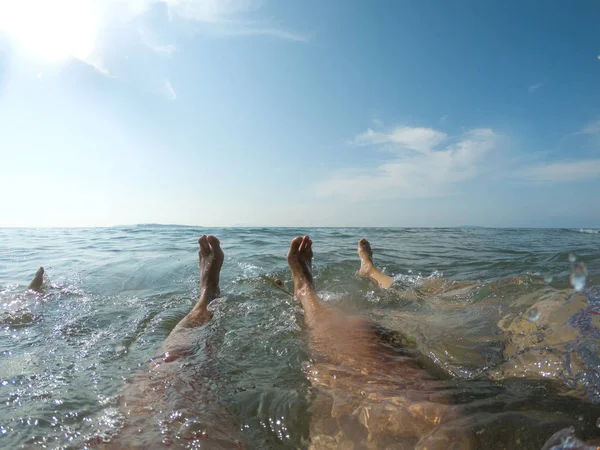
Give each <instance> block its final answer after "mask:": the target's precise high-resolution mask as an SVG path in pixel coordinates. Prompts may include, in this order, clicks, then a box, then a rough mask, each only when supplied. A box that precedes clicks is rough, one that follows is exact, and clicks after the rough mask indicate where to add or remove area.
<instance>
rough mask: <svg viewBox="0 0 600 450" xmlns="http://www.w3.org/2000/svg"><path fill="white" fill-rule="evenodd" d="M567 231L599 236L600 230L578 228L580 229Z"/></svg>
mask: <svg viewBox="0 0 600 450" xmlns="http://www.w3.org/2000/svg"><path fill="white" fill-rule="evenodd" d="M569 231H574V232H576V233H585V234H600V229H597V228H580V229H578V230H577V229H574V228H573V229H570V230H569Z"/></svg>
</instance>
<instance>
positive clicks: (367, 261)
mask: <svg viewBox="0 0 600 450" xmlns="http://www.w3.org/2000/svg"><path fill="white" fill-rule="evenodd" d="M358 256H359V257H360V269H359V271H358V274H359V275H360V276H362V277H368V278H371V279H372V280H373V281H375V282H376V283H377V284H379V286H380V287H381V288H383V289H388V288H389V287H390V286H391V285H392V281H393V279H392V277H390V276H389V275H385V274H384V273H383V272H381V271H380V270H378V269H376V268H375V266H374V265H373V250H372V249H371V244H369V241H367V240H366V239H365V238H362V239H361V240H360V241H358Z"/></svg>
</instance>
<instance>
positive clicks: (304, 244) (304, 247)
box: [298, 236, 312, 252]
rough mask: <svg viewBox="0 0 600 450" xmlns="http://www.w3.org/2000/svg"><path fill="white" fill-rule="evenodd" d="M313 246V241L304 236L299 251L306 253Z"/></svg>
mask: <svg viewBox="0 0 600 450" xmlns="http://www.w3.org/2000/svg"><path fill="white" fill-rule="evenodd" d="M311 245H312V241H311V240H310V238H309V237H308V236H304V237H303V238H302V242H301V243H300V248H299V249H298V251H299V252H305V251H307V250H310V247H311Z"/></svg>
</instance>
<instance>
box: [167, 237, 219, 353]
mask: <svg viewBox="0 0 600 450" xmlns="http://www.w3.org/2000/svg"><path fill="white" fill-rule="evenodd" d="M198 243H199V244H200V251H199V252H198V261H199V265H200V298H199V299H198V302H197V303H196V306H194V308H192V310H191V311H190V312H189V313H188V314H187V315H186V316H185V317H184V318H183V319H181V320H180V321H179V323H178V324H177V325H176V326H175V328H173V331H171V333H170V334H169V336H167V339H165V342H164V343H163V345H162V346H161V349H160V354H161V355H162V359H163V361H165V362H170V361H174V360H175V359H178V358H180V357H182V356H185V355H187V354H188V352H189V350H190V348H191V343H192V342H193V334H192V335H190V332H191V331H190V330H191V329H193V328H197V327H200V326H202V325H204V324H205V323H206V322H208V321H209V320H210V318H211V317H212V314H211V312H210V311H209V310H208V305H209V304H210V302H211V301H213V300H214V299H215V298H217V297H218V296H219V295H220V291H219V275H220V273H221V266H222V265H223V259H224V255H223V250H221V243H220V242H219V240H218V239H217V238H216V237H214V236H206V235H204V236H202V237H201V238H200V239H198Z"/></svg>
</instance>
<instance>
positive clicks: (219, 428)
mask: <svg viewBox="0 0 600 450" xmlns="http://www.w3.org/2000/svg"><path fill="white" fill-rule="evenodd" d="M198 243H199V244H200V251H199V252H198V257H199V265H200V298H199V299H198V302H197V303H196V305H195V306H194V308H193V309H192V310H191V311H190V312H189V313H188V314H187V315H186V316H185V317H184V318H183V319H182V320H181V321H180V322H179V323H178V324H177V326H176V327H175V328H174V329H173V331H171V333H170V334H169V336H167V339H166V340H165V342H164V343H163V345H162V347H161V350H160V355H161V357H160V358H155V359H153V360H152V363H151V365H150V370H147V371H144V372H143V373H140V374H138V375H137V376H136V377H135V378H134V379H133V381H132V382H131V383H130V384H129V386H128V387H127V388H126V389H125V392H124V395H123V400H122V407H123V409H124V410H125V412H126V423H125V426H124V428H123V430H122V431H121V433H120V436H119V437H118V440H116V441H114V443H113V444H112V445H110V446H109V447H108V448H115V449H129V448H131V449H146V448H158V447H167V446H172V447H174V448H203V449H205V448H206V449H211V450H212V449H214V450H217V449H240V448H243V446H242V445H241V444H240V443H239V441H238V438H239V437H240V433H239V426H238V425H237V424H236V421H235V419H234V417H233V416H232V415H231V413H230V411H229V410H228V408H227V406H226V405H225V404H224V402H223V401H222V400H221V399H219V398H218V396H217V395H216V391H214V382H211V381H210V380H215V381H216V380H218V378H219V372H218V370H217V366H216V362H217V359H216V358H215V355H214V354H213V351H212V350H213V349H212V345H211V343H210V342H205V345H204V346H203V347H204V348H203V351H204V352H205V353H206V355H205V359H206V360H205V361H204V362H203V363H202V364H197V363H192V364H180V363H179V361H181V359H183V358H185V357H186V356H190V355H192V356H193V355H195V354H196V353H195V350H196V351H199V346H197V342H198V341H199V340H200V339H202V338H203V337H206V335H205V334H203V333H202V332H201V331H200V330H198V327H201V326H202V325H204V324H206V323H207V322H208V321H209V320H210V319H211V313H210V311H209V310H208V305H209V303H210V302H211V301H212V300H214V299H215V298H217V297H218V296H219V275H220V271H221V266H222V265H223V258H224V255H223V251H222V250H221V245H220V243H219V240H218V239H217V238H216V237H214V236H206V235H205V236H202V237H201V238H200V239H199V240H198ZM180 358H181V359H180ZM174 360H178V362H177V363H175V364H172V363H171V362H172V361H174ZM192 361H193V360H192ZM188 362H190V360H188ZM189 366H191V369H190V367H189ZM186 367H188V368H187V370H186ZM211 386H213V387H211ZM157 425H158V427H157ZM157 432H158V434H157Z"/></svg>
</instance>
